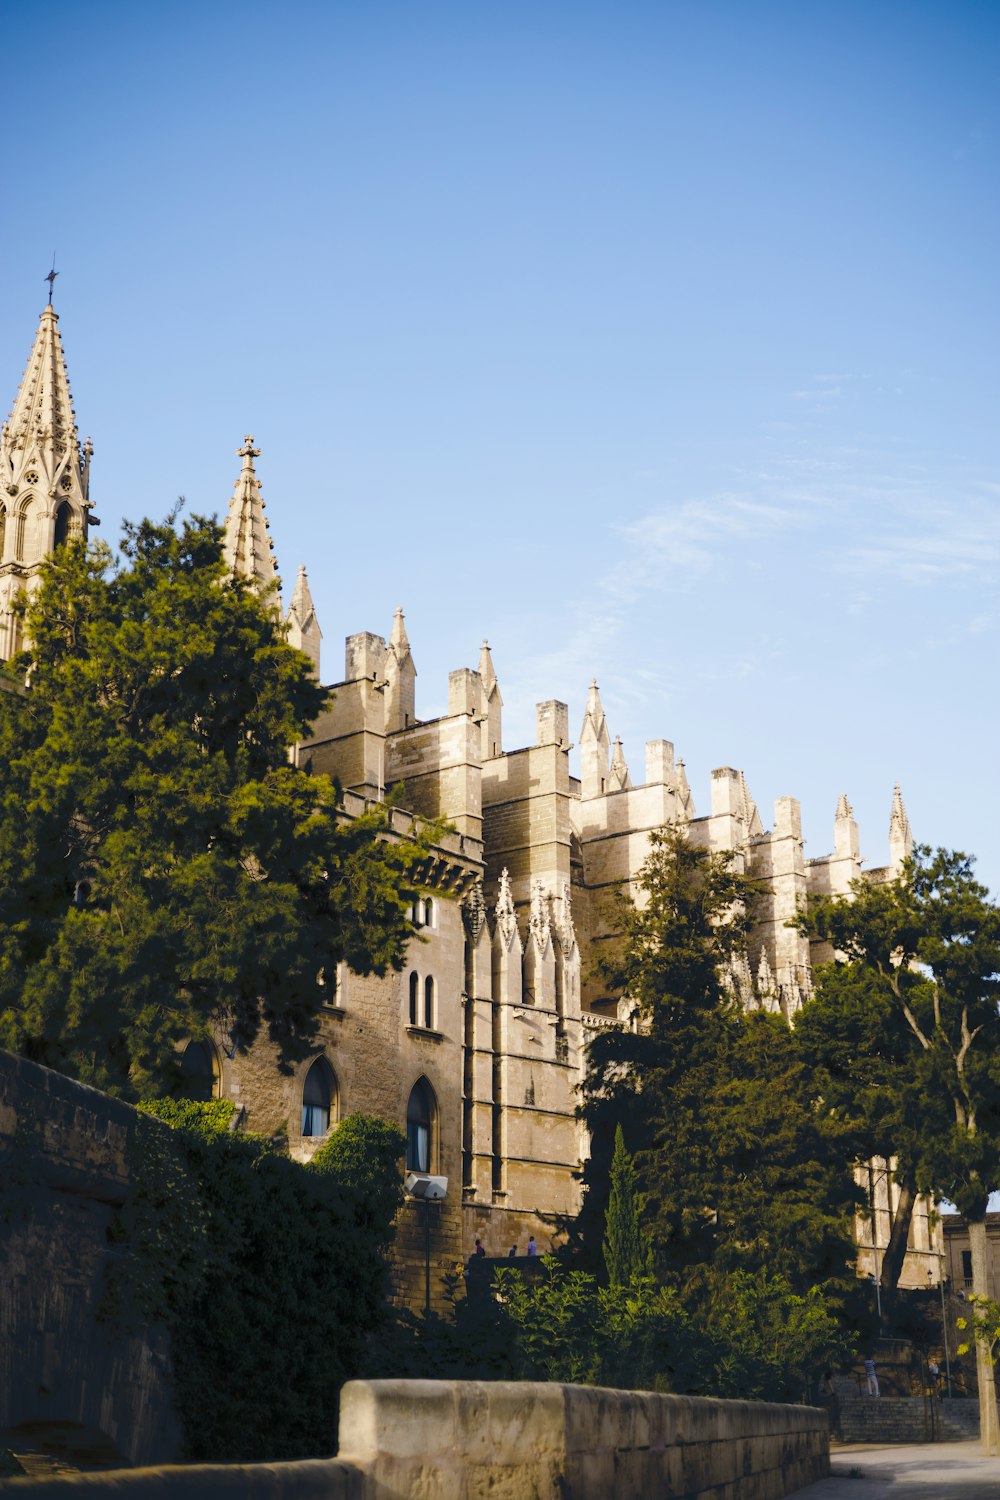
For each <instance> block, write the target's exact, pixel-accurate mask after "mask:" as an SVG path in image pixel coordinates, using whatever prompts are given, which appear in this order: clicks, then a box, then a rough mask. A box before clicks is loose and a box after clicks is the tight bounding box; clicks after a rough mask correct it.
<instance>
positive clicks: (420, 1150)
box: [406, 1078, 437, 1172]
mask: <svg viewBox="0 0 1000 1500" xmlns="http://www.w3.org/2000/svg"><path fill="white" fill-rule="evenodd" d="M436 1117H437V1103H436V1101H435V1098H434V1091H433V1089H432V1088H431V1086H430V1084H429V1083H428V1082H427V1079H426V1078H418V1079H417V1081H416V1083H415V1084H414V1085H413V1088H412V1089H411V1091H410V1099H409V1103H408V1104H407V1106H406V1169H407V1171H408V1172H429V1171H430V1170H431V1162H432V1161H433V1159H434V1147H435V1140H434V1129H435V1120H436Z"/></svg>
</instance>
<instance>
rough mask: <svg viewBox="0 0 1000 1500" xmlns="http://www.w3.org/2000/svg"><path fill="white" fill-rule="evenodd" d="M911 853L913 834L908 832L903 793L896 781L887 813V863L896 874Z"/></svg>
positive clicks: (908, 825)
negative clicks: (890, 810) (890, 807)
mask: <svg viewBox="0 0 1000 1500" xmlns="http://www.w3.org/2000/svg"><path fill="white" fill-rule="evenodd" d="M912 853H913V834H912V833H911V832H910V820H909V818H908V817H907V816H906V808H905V807H904V806H903V794H902V792H901V791H900V790H899V783H898V782H897V783H896V786H895V789H894V790H893V794H892V812H891V813H890V814H889V864H890V866H891V867H892V870H893V873H894V874H897V875H898V873H899V871H900V870H901V869H902V868H903V860H904V859H908V858H909V856H910V855H911V854H912Z"/></svg>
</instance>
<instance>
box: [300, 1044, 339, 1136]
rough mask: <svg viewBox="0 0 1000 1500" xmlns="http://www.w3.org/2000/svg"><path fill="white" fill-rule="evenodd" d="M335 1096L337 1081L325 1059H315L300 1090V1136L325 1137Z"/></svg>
mask: <svg viewBox="0 0 1000 1500" xmlns="http://www.w3.org/2000/svg"><path fill="white" fill-rule="evenodd" d="M336 1095H337V1080H336V1078H335V1077H334V1076H333V1069H332V1068H331V1067H330V1064H329V1063H328V1062H327V1060H326V1058H325V1057H317V1059H316V1061H315V1062H314V1063H313V1065H312V1067H311V1068H310V1069H309V1072H308V1073H307V1074H306V1081H305V1086H304V1088H303V1090H302V1134H303V1135H304V1136H306V1135H326V1132H327V1131H328V1130H329V1128H330V1118H331V1114H332V1111H333V1104H334V1100H335V1099H336Z"/></svg>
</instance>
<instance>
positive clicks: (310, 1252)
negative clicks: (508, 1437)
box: [104, 1100, 405, 1462]
mask: <svg viewBox="0 0 1000 1500" xmlns="http://www.w3.org/2000/svg"><path fill="white" fill-rule="evenodd" d="M143 1110H144V1115H143V1117H142V1118H141V1120H140V1126H141V1128H140V1129H139V1130H138V1132H137V1134H136V1139H135V1145H134V1149H133V1160H132V1163H131V1172H130V1184H129V1193H128V1197H127V1199H126V1201H125V1203H124V1205H123V1207H122V1210H121V1214H120V1218H119V1222H118V1226H117V1233H116V1234H115V1236H114V1247H113V1254H112V1263H111V1275H110V1281H109V1288H108V1297H107V1298H106V1305H105V1308H104V1316H105V1317H106V1318H109V1319H113V1320H115V1319H120V1320H123V1321H124V1322H125V1323H126V1324H128V1323H133V1322H134V1321H135V1320H136V1319H137V1318H138V1319H139V1320H150V1319H153V1320H156V1321H163V1322H164V1323H165V1324H166V1326H167V1328H168V1330H169V1333H170V1346H171V1359H172V1365H173V1374H174V1381H175V1404H176V1407H177V1414H178V1417H179V1420H180V1423H181V1428H182V1434H183V1444H184V1454H185V1456H186V1457H187V1458H189V1459H201V1460H209V1461H215V1462H226V1461H241V1460H242V1461H244V1462H248V1461H253V1460H258V1461H267V1460H272V1459H279V1458H302V1457H306V1456H320V1455H322V1454H325V1453H329V1452H330V1451H331V1449H335V1448H336V1432H337V1417H338V1407H339V1397H340V1387H341V1385H342V1384H343V1382H344V1381H345V1380H348V1379H351V1378H353V1377H354V1376H357V1375H360V1374H361V1372H362V1369H363V1364H364V1360H365V1358H366V1355H367V1348H368V1342H369V1340H370V1339H371V1338H372V1336H373V1335H377V1334H378V1332H379V1330H380V1328H381V1326H382V1324H383V1323H384V1321H385V1318H386V1314H387V1312H388V1298H387V1290H388V1265H387V1261H386V1254H385V1252H386V1249H387V1247H388V1244H389V1242H390V1240H391V1238H392V1233H393V1217H394V1214H395V1208H396V1205H397V1204H398V1201H399V1194H400V1188H401V1172H400V1158H401V1155H402V1152H403V1149H404V1147H405V1138H404V1136H403V1134H402V1132H401V1131H400V1130H398V1129H397V1128H396V1127H395V1126H394V1125H390V1124H387V1123H386V1122H385V1121H382V1120H377V1119H372V1118H368V1117H365V1116H363V1115H351V1116H349V1117H348V1119H346V1120H344V1121H343V1122H342V1123H341V1125H340V1126H339V1127H338V1129H337V1131H336V1132H335V1133H334V1136H333V1137H331V1142H330V1144H331V1145H332V1143H333V1141H334V1140H335V1139H336V1137H337V1136H339V1135H340V1132H341V1131H342V1130H345V1128H346V1138H345V1140H344V1141H343V1142H342V1145H341V1150H340V1152H339V1154H338V1153H332V1152H327V1153H326V1155H325V1156H324V1157H323V1159H322V1160H320V1161H319V1162H318V1163H317V1162H316V1161H315V1160H314V1161H313V1162H311V1163H310V1164H309V1165H305V1166H304V1165H301V1164H300V1163H298V1162H293V1161H291V1160H289V1158H288V1157H287V1156H284V1155H283V1154H281V1153H280V1152H278V1151H276V1150H275V1149H274V1148H273V1146H272V1144H271V1142H270V1141H268V1140H265V1139H263V1138H261V1137H258V1136H253V1135H246V1134H243V1133H240V1132H232V1131H231V1130H230V1129H229V1128H228V1121H227V1114H229V1113H231V1111H232V1105H231V1104H229V1103H228V1101H222V1100H216V1101H213V1102H212V1103H209V1104H193V1103H188V1102H187V1101H175V1100H166V1101H163V1100H154V1101H147V1103H146V1104H144V1106H143ZM150 1115H153V1116H158V1117H159V1118H156V1119H151V1118H148V1116H150ZM161 1121H166V1122H167V1123H168V1124H169V1125H170V1126H171V1127H172V1128H171V1129H170V1130H167V1129H165V1128H164V1125H163V1124H162V1123H161Z"/></svg>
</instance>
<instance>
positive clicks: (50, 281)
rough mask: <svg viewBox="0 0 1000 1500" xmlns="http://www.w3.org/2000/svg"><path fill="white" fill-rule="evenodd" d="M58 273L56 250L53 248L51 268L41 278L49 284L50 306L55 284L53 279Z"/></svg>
mask: <svg viewBox="0 0 1000 1500" xmlns="http://www.w3.org/2000/svg"><path fill="white" fill-rule="evenodd" d="M58 275H59V272H58V271H57V270H56V252H55V251H54V250H53V252H52V270H51V271H50V272H49V274H48V275H47V276H43V277H42V280H43V281H47V282H48V284H49V306H50V307H51V306H52V289H53V287H54V286H55V280H56V277H57V276H58Z"/></svg>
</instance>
